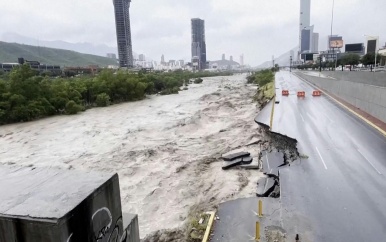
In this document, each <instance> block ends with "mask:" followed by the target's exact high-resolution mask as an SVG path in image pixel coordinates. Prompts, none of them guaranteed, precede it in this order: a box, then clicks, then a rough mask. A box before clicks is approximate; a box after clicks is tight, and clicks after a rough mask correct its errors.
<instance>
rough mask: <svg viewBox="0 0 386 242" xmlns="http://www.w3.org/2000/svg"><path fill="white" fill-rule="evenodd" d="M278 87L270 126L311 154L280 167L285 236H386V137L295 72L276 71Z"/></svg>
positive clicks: (354, 238) (328, 238) (378, 238)
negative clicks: (316, 94)
mask: <svg viewBox="0 0 386 242" xmlns="http://www.w3.org/2000/svg"><path fill="white" fill-rule="evenodd" d="M276 88H277V90H276V91H277V97H278V98H277V101H279V102H280V103H279V104H275V112H274V116H273V127H272V130H273V131H274V132H278V133H281V134H284V135H287V136H290V137H292V138H296V139H297V140H298V148H299V152H300V153H301V154H302V155H305V156H308V158H304V159H301V160H300V161H297V162H295V164H292V165H291V166H290V167H285V168H283V169H281V170H280V184H281V202H282V209H281V213H282V214H281V216H282V219H283V227H284V229H285V230H286V231H287V232H288V237H287V238H291V237H292V236H293V235H294V234H297V233H298V234H300V236H301V241H302V242H304V241H320V242H325V241H328V242H332V241H336V242H344V241H350V242H356V241H358V242H359V241H361V242H363V241H366V242H367V241H374V242H375V241H386V179H385V178H386V177H385V175H386V138H385V137H384V136H383V135H382V134H380V133H379V132H378V131H376V130H375V129H373V128H372V127H370V126H369V125H367V124H366V123H365V122H364V121H362V120H361V119H359V118H357V117H356V116H354V115H353V114H351V113H350V112H349V111H347V110H346V109H344V108H342V107H341V106H340V105H339V104H337V103H336V102H334V101H333V100H331V99H330V98H329V97H327V96H326V95H322V96H321V97H312V95H311V94H312V91H313V90H315V88H314V87H312V86H310V85H309V84H307V83H306V82H304V81H302V80H300V79H299V78H298V77H296V76H295V75H293V74H291V73H290V72H279V73H278V74H277V75H276ZM283 89H286V90H289V92H290V95H289V96H288V97H285V96H281V91H282V90H283ZM297 91H305V92H306V97H305V98H298V97H297V95H296V92H297Z"/></svg>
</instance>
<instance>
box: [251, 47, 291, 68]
mask: <svg viewBox="0 0 386 242" xmlns="http://www.w3.org/2000/svg"><path fill="white" fill-rule="evenodd" d="M297 51H298V48H297V47H295V48H293V49H291V50H289V51H287V52H285V53H284V54H282V55H280V56H279V57H277V58H275V64H279V66H288V65H289V63H290V56H292V58H293V60H295V58H296V57H295V53H297ZM271 67H272V61H266V62H264V63H262V64H260V65H259V66H257V68H260V69H265V68H271Z"/></svg>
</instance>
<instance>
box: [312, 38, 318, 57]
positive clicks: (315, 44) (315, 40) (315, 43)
mask: <svg viewBox="0 0 386 242" xmlns="http://www.w3.org/2000/svg"><path fill="white" fill-rule="evenodd" d="M318 51H319V33H314V34H313V35H312V52H313V53H317V52H318Z"/></svg>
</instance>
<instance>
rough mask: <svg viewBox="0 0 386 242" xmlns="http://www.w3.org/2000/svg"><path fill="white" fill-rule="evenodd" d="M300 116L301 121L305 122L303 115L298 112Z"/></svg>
mask: <svg viewBox="0 0 386 242" xmlns="http://www.w3.org/2000/svg"><path fill="white" fill-rule="evenodd" d="M300 117H301V118H302V120H303V122H306V121H304V118H303V115H302V114H301V113H300Z"/></svg>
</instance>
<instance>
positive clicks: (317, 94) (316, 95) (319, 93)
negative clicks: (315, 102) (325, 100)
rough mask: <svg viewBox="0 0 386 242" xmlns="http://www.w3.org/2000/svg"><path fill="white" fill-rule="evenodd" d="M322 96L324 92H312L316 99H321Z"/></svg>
mask: <svg viewBox="0 0 386 242" xmlns="http://www.w3.org/2000/svg"><path fill="white" fill-rule="evenodd" d="M321 95H322V92H321V91H319V90H316V91H313V92H312V96H314V97H319V96H321Z"/></svg>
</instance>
